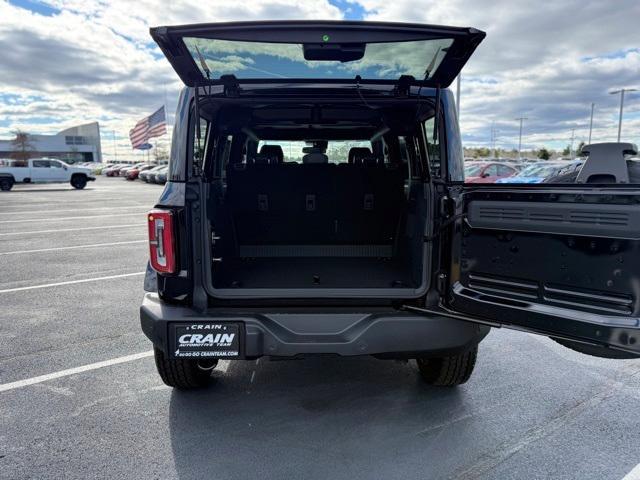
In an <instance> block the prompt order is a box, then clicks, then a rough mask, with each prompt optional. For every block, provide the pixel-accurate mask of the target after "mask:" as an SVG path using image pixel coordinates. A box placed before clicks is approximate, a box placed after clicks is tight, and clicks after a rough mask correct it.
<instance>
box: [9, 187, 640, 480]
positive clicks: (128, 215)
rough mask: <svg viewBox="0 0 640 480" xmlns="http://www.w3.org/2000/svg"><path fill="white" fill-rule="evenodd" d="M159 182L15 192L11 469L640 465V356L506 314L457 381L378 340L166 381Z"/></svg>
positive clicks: (294, 471) (55, 474) (406, 472)
mask: <svg viewBox="0 0 640 480" xmlns="http://www.w3.org/2000/svg"><path fill="white" fill-rule="evenodd" d="M160 191H161V187H158V186H155V185H140V184H138V182H136V183H135V184H134V183H131V182H125V181H124V180H122V179H118V178H98V180H97V181H96V182H94V183H91V184H89V186H88V187H87V188H86V189H85V190H83V191H76V190H73V189H72V188H71V187H70V186H67V185H51V186H39V185H19V186H16V187H15V188H14V190H12V191H11V192H6V193H5V192H3V193H2V194H1V195H0V272H1V273H0V312H1V314H0V405H1V408H0V419H1V422H0V424H1V428H0V472H1V473H0V477H2V478H7V479H9V478H10V479H18V478H20V479H22V478H82V479H86V478H109V479H115V478H160V479H165V478H180V479H192V478H193V479H195V478H215V479H218V478H220V479H223V478H224V479H246V478H273V479H276V478H305V479H314V478H317V479H327V478H330V479H338V478H349V479H351V480H355V479H377V478H380V479H382V478H384V479H396V478H398V479H400V478H402V479H414V478H415V479H418V478H420V479H432V478H433V479H440V478H443V479H445V478H455V479H475V478H500V479H511V478H513V479H516V478H518V479H519V478H526V479H534V478H554V479H564V478H567V479H581V480H584V479H597V480H605V479H615V480H620V479H622V478H625V476H626V478H632V477H631V475H633V473H630V472H632V471H637V472H639V473H640V470H639V469H637V468H636V465H637V464H638V463H639V462H640V428H639V427H640V414H639V413H638V412H639V411H640V361H638V360H627V361H613V360H600V359H596V358H592V357H588V356H584V355H580V354H578V353H574V352H572V351H570V350H567V349H565V348H563V347H561V346H560V345H557V344H556V343H554V342H552V341H551V340H549V339H547V338H543V337H536V336H532V335H527V334H523V333H518V332H511V331H506V330H494V331H493V332H491V334H490V335H489V336H488V338H487V339H486V341H485V342H483V343H482V344H481V346H480V354H479V359H478V364H477V367H476V371H475V374H474V376H473V377H472V378H471V380H470V381H469V383H467V384H465V385H463V386H462V387H459V388H456V389H438V388H434V387H427V386H425V385H423V384H422V383H421V382H420V380H419V378H418V375H417V373H416V369H415V367H414V365H412V364H406V363H400V362H390V361H381V360H376V359H372V358H350V359H340V358H314V359H306V360H296V361H290V362H283V361H269V360H268V359H264V358H263V359H261V360H259V361H258V362H237V363H232V362H231V363H230V362H228V361H227V362H221V364H220V366H219V367H218V369H216V371H215V372H214V380H213V382H212V385H211V387H210V388H208V389H206V390H204V391H198V392H179V391H173V390H172V389H170V388H168V387H165V386H164V385H163V384H162V382H161V381H160V378H159V377H158V376H157V374H156V372H155V367H154V365H153V359H152V357H151V356H149V352H150V343H149V342H148V341H147V340H146V338H145V337H144V336H143V334H142V332H141V331H140V327H139V320H138V307H139V304H140V300H141V297H142V294H143V290H142V280H143V275H142V272H143V271H144V269H145V265H146V253H147V244H146V231H145V224H144V222H145V212H146V210H147V209H148V208H149V207H151V206H153V203H154V201H155V199H156V198H157V196H158V195H159V193H160ZM99 362H100V363H99ZM84 366H87V367H86V368H85V369H82V368H80V369H78V370H76V371H74V372H75V373H74V372H68V371H67V370H68V369H74V368H78V367H84ZM43 375H49V376H48V377H46V379H42V378H36V377H40V376H43ZM34 379H35V380H34ZM43 380H44V381H43ZM633 478H636V477H633Z"/></svg>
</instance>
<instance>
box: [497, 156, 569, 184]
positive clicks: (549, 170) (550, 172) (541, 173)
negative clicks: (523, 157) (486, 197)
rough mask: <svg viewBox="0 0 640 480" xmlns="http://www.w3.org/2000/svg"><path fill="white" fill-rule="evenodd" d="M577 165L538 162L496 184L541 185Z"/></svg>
mask: <svg viewBox="0 0 640 480" xmlns="http://www.w3.org/2000/svg"><path fill="white" fill-rule="evenodd" d="M577 164H578V161H573V162H551V161H545V162H538V163H534V164H532V165H529V166H527V167H525V168H524V169H523V170H522V171H521V172H520V173H519V174H518V175H516V176H514V177H508V178H502V179H500V180H497V181H496V183H542V182H544V181H545V180H546V179H547V178H550V177H553V176H556V175H558V173H559V172H560V171H561V170H563V169H567V168H572V167H574V166H575V165H577Z"/></svg>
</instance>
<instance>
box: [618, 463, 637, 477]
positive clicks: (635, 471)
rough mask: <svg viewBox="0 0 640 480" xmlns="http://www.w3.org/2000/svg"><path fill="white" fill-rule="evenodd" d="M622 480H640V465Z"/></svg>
mask: <svg viewBox="0 0 640 480" xmlns="http://www.w3.org/2000/svg"><path fill="white" fill-rule="evenodd" d="M622 480H640V463H639V464H638V465H636V466H635V467H634V469H633V470H631V471H630V472H629V473H627V474H626V475H625V476H624V478H623V479H622Z"/></svg>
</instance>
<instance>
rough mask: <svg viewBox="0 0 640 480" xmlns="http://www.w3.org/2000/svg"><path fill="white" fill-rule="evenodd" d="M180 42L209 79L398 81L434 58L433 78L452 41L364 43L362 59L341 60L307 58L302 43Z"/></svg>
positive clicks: (419, 74) (420, 70) (416, 73)
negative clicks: (231, 75)
mask: <svg viewBox="0 0 640 480" xmlns="http://www.w3.org/2000/svg"><path fill="white" fill-rule="evenodd" d="M328 40H329V39H327V41H328ZM184 43H185V45H186V47H187V49H188V50H189V53H191V55H192V57H193V60H194V62H195V64H196V65H197V66H198V68H199V69H200V72H201V73H203V75H204V71H203V66H202V61H201V59H200V55H201V56H202V59H203V60H204V62H206V65H207V68H208V69H209V70H210V71H211V76H212V77H219V76H220V75H227V74H233V75H236V76H237V77H238V78H269V77H271V78H353V77H355V76H356V75H361V76H362V77H363V78H368V79H397V78H399V77H400V76H401V75H412V76H414V77H415V78H423V77H424V75H425V68H426V66H427V65H431V64H432V63H431V62H432V60H433V64H432V65H433V68H432V74H433V73H434V72H435V71H436V70H437V69H438V67H439V66H440V63H441V62H442V60H443V58H444V57H445V55H446V53H447V49H448V48H449V47H450V46H451V44H452V43H453V40H452V39H450V38H440V39H431V40H417V41H407V42H388V43H368V44H366V46H365V51H364V55H363V56H362V58H360V59H357V60H351V61H344V62H340V61H325V60H306V59H305V57H304V51H303V45H302V44H294V43H267V42H244V41H229V40H217V39H207V38H194V37H185V38H184Z"/></svg>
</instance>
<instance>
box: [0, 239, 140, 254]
mask: <svg viewBox="0 0 640 480" xmlns="http://www.w3.org/2000/svg"><path fill="white" fill-rule="evenodd" d="M146 242H147V240H128V241H126V242H111V243H92V244H90V245H73V246H70V247H53V248H37V249H35V250H14V251H13V252H0V255H17V254H19V253H40V252H55V251H56V250H73V249H75V248H94V247H109V246H112V245H129V244H131V243H146Z"/></svg>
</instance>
